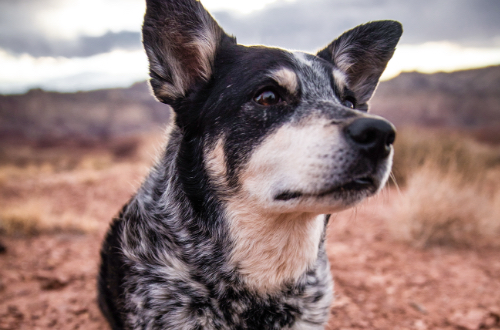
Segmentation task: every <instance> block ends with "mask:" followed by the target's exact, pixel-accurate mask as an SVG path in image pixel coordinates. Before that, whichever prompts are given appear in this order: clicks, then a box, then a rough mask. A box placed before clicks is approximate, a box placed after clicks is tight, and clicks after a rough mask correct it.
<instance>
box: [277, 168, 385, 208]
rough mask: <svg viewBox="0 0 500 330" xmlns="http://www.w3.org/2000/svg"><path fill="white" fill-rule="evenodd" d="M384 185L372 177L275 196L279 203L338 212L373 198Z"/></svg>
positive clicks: (279, 193)
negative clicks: (310, 190) (314, 189)
mask: <svg viewBox="0 0 500 330" xmlns="http://www.w3.org/2000/svg"><path fill="white" fill-rule="evenodd" d="M383 184H384V182H382V181H381V180H378V179H376V178H374V177H371V176H366V177H359V178H354V179H351V180H349V181H345V182H341V183H336V184H332V185H330V186H326V187H324V188H322V189H319V190H317V191H312V192H309V191H307V190H283V191H280V192H278V193H277V194H275V196H274V200H275V201H276V202H278V203H279V202H282V203H285V204H288V203H290V204H295V205H297V206H299V207H300V205H302V206H303V207H308V206H310V207H312V208H314V209H315V210H320V209H321V210H324V211H326V212H337V211H339V210H342V209H346V208H349V207H352V206H354V205H356V204H357V203H359V202H361V201H362V200H363V199H365V198H367V197H370V196H373V195H374V194H376V193H377V192H378V191H379V190H380V188H381V187H382V186H383ZM322 213H323V212H322Z"/></svg>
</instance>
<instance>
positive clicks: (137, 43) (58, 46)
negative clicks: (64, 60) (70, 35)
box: [0, 31, 142, 57]
mask: <svg viewBox="0 0 500 330" xmlns="http://www.w3.org/2000/svg"><path fill="white" fill-rule="evenodd" d="M0 47H1V48H3V49H5V50H7V51H9V52H11V53H14V54H22V53H29V54H31V55H33V56H37V57H38V56H64V57H87V56H92V55H96V54H101V53H107V52H109V51H111V50H114V49H126V50H133V49H140V48H141V47H142V44H141V34H140V33H139V32H130V31H122V32H116V33H115V32H108V33H106V34H104V35H102V36H98V37H93V36H79V37H78V38H77V39H73V40H60V39H50V38H48V37H47V36H44V35H36V34H28V35H25V36H22V37H21V38H19V37H18V36H9V35H2V34H0Z"/></svg>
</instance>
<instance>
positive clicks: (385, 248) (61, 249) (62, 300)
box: [0, 163, 500, 330]
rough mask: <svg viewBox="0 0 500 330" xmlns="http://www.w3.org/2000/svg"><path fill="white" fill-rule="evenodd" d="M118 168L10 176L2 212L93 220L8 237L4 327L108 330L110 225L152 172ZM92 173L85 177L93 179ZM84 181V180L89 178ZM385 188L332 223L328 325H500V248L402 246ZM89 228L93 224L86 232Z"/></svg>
mask: <svg viewBox="0 0 500 330" xmlns="http://www.w3.org/2000/svg"><path fill="white" fill-rule="evenodd" d="M143 165H144V164H142V163H141V164H140V165H135V164H133V163H127V164H120V165H116V166H111V167H109V168H105V169H101V170H99V171H94V172H92V173H90V172H89V173H90V174H89V173H87V172H85V171H84V170H82V173H83V174H82V175H83V176H84V179H75V178H73V177H72V175H73V174H71V173H70V174H68V173H62V174H52V175H50V176H43V175H36V176H34V177H26V178H25V177H17V178H16V177H14V178H6V179H5V178H4V179H3V181H2V184H1V185H0V207H2V205H4V206H5V205H8V204H11V203H16V202H17V203H18V202H20V201H23V200H26V199H28V198H33V197H35V198H36V197H37V196H38V198H39V199H40V200H42V201H47V203H49V202H50V203H53V206H54V205H55V206H57V208H64V207H71V208H72V210H71V212H72V213H70V214H75V215H78V214H83V213H85V216H84V217H83V219H84V220H82V221H89V219H94V221H95V224H96V225H95V226H94V227H92V226H90V227H91V228H93V229H87V230H86V231H85V232H84V233H72V232H67V231H64V230H62V231H61V230H58V231H54V232H50V231H49V232H47V233H41V234H37V235H35V236H12V235H10V236H6V235H3V236H0V241H1V242H2V243H3V245H5V247H6V251H5V252H4V253H2V254H0V329H1V330H7V329H26V330H28V329H61V330H62V329H64V330H67V329H86V330H94V329H109V327H108V326H107V325H106V322H105V320H104V318H103V317H102V315H101V314H100V312H99V309H98V307H97V304H96V275H97V268H98V263H99V248H100V243H101V240H102V239H103V236H104V234H105V231H106V228H107V225H108V223H109V221H110V219H111V218H112V216H113V215H114V214H115V213H116V212H117V210H118V209H119V208H120V206H121V205H122V204H123V203H125V202H126V201H127V199H128V198H129V197H130V196H131V194H132V193H133V192H134V190H135V189H136V188H137V186H138V182H140V179H141V177H142V176H143V175H144V174H145V173H146V169H145V167H144V166H143ZM85 173H87V174H85ZM85 175H86V176H85ZM395 193H397V192H395V191H393V190H390V189H387V190H385V191H384V192H383V193H382V194H381V196H379V197H377V198H372V199H370V200H369V201H367V202H365V203H364V204H363V205H361V206H359V207H357V208H356V209H355V210H350V211H345V212H342V213H340V214H337V215H335V216H333V217H332V221H331V223H330V225H329V228H328V253H329V256H330V261H331V270H332V274H333V277H334V279H335V291H336V300H335V303H334V304H333V306H332V309H331V316H330V322H329V325H328V327H327V329H344V330H347V329H416V330H425V329H450V330H451V329H462V330H463V329H470V330H475V329H500V251H499V250H498V249H493V248H491V249H488V248H476V249H458V248H450V247H448V248H447V247H432V248H428V249H417V248H414V247H411V246H409V245H408V244H406V243H402V242H397V241H396V240H394V238H392V237H391V236H390V234H389V232H388V230H387V229H386V226H385V223H384V220H383V219H382V216H381V214H382V213H383V212H384V208H385V207H387V205H388V204H389V203H390V202H391V196H392V195H394V194H395ZM84 228H85V226H84Z"/></svg>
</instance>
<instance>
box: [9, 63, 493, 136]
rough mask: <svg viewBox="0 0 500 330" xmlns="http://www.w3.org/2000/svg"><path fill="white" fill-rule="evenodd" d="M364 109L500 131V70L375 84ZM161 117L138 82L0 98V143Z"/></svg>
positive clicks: (138, 126) (159, 121)
mask: <svg viewBox="0 0 500 330" xmlns="http://www.w3.org/2000/svg"><path fill="white" fill-rule="evenodd" d="M371 109H372V112H373V113H376V114H379V115H382V116H384V117H386V118H388V119H389V120H391V121H392V122H394V123H395V124H396V125H423V126H444V127H456V128H470V129H478V128H483V127H489V128H490V129H491V128H492V127H493V128H495V127H496V128H498V130H500V66H495V67H488V68H483V69H477V70H467V71H459V72H453V73H436V74H421V73H416V72H411V73H402V74H401V75H399V76H398V77H396V78H394V79H392V80H389V81H385V82H382V83H381V84H380V86H379V88H378V90H377V92H376V94H375V97H374V99H373V100H372V103H371ZM169 115H170V111H169V107H168V106H166V105H164V104H162V103H159V102H157V101H156V100H155V99H154V98H153V96H151V94H150V92H149V88H148V86H147V83H146V82H142V83H137V84H135V85H133V86H132V87H130V88H124V89H106V90H98V91H91V92H79V93H54V92H45V91H42V90H31V91H29V92H28V93H26V94H23V95H0V137H1V136H22V137H26V138H30V139H40V138H42V139H43V138H55V139H60V138H68V137H72V138H86V139H89V138H90V139H103V138H108V137H114V136H120V135H127V134H133V133H138V132H145V131H148V130H151V129H154V128H157V127H159V126H161V125H164V124H165V123H166V122H168V120H169Z"/></svg>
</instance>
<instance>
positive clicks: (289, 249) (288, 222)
mask: <svg viewBox="0 0 500 330" xmlns="http://www.w3.org/2000/svg"><path fill="white" fill-rule="evenodd" d="M228 221H229V223H230V228H231V229H230V231H231V236H232V240H233V244H234V245H233V250H232V253H231V259H230V260H231V262H232V264H233V265H234V266H236V267H237V269H238V271H239V272H240V274H242V276H243V278H244V280H245V282H246V284H247V285H248V286H249V287H250V288H252V289H253V290H256V291H258V292H261V293H272V292H273V291H276V290H279V289H283V285H285V284H287V283H294V282H296V281H297V280H298V279H299V278H300V277H301V275H303V274H304V273H305V272H306V271H307V270H308V268H311V267H313V266H314V264H315V262H316V260H317V258H318V250H319V247H320V243H321V240H322V238H323V232H324V228H325V216H324V215H319V216H318V215H315V214H309V213H304V214H274V215H270V214H259V213H258V212H256V209H255V208H253V209H252V207H251V205H248V204H247V205H246V207H245V206H242V205H238V206H236V205H234V204H233V205H231V203H229V205H228Z"/></svg>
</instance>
